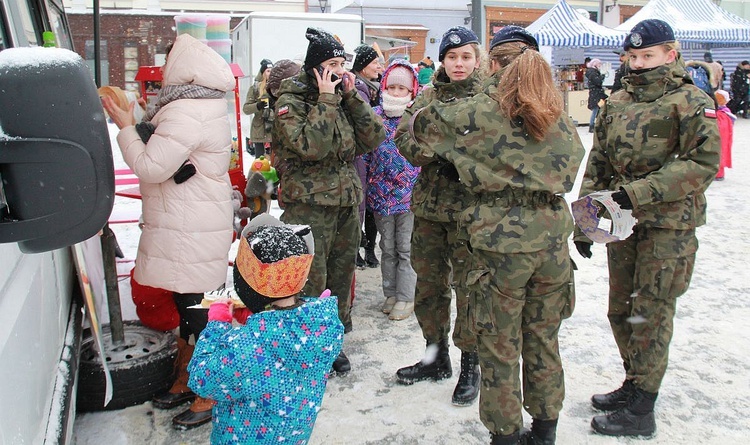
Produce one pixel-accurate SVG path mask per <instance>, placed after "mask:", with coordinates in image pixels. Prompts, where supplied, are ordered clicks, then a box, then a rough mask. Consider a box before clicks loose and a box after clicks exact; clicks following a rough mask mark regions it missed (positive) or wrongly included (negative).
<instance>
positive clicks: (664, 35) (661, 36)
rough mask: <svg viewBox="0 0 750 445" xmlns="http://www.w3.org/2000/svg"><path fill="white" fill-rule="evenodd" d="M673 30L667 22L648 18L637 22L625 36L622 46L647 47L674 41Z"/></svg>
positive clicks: (630, 47) (626, 48) (625, 47)
mask: <svg viewBox="0 0 750 445" xmlns="http://www.w3.org/2000/svg"><path fill="white" fill-rule="evenodd" d="M674 41H675V39H674V31H672V27H671V26H669V23H667V22H665V21H664V20H659V19H648V20H643V21H641V22H638V24H637V25H635V26H634V27H633V29H631V30H630V34H628V35H627V36H626V37H625V43H624V44H623V45H622V47H623V48H624V49H625V51H627V50H629V49H642V48H649V47H652V46H656V45H661V44H663V43H670V42H674Z"/></svg>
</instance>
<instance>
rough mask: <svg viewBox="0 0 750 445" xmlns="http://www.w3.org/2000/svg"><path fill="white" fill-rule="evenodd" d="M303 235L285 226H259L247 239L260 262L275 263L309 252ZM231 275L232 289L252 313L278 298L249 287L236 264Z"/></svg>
mask: <svg viewBox="0 0 750 445" xmlns="http://www.w3.org/2000/svg"><path fill="white" fill-rule="evenodd" d="M303 235H305V233H295V232H294V230H292V229H291V228H290V227H287V226H260V227H258V229H257V230H255V232H252V233H250V234H249V235H248V238H247V241H248V243H249V244H250V248H251V249H252V250H253V254H255V256H256V257H257V258H258V259H259V260H260V261H261V262H262V263H275V262H277V261H281V260H283V259H284V258H289V257H291V256H296V255H304V254H306V253H309V252H308V249H307V244H306V243H305V241H304V240H303V239H302V236H303ZM233 276H234V290H235V291H236V292H237V295H238V296H239V297H240V300H242V302H243V303H245V306H247V308H248V309H250V311H252V313H254V314H255V313H258V312H261V311H263V310H265V309H266V308H267V306H268V305H269V304H271V303H273V302H275V301H277V300H278V298H270V297H267V296H265V295H261V294H259V293H258V292H256V291H255V289H253V288H252V287H250V285H249V284H248V283H247V281H245V279H244V278H243V277H242V274H241V273H240V271H239V269H238V268H237V265H236V264H235V265H234V268H233ZM290 296H291V295H290Z"/></svg>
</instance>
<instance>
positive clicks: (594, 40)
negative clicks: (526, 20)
mask: <svg viewBox="0 0 750 445" xmlns="http://www.w3.org/2000/svg"><path fill="white" fill-rule="evenodd" d="M526 31H528V32H529V33H531V35H533V36H534V38H536V40H537V42H539V45H540V46H569V47H591V46H599V47H610V48H614V47H619V46H622V42H623V41H624V40H625V35H626V34H627V33H626V32H623V31H617V30H614V29H611V28H607V27H606V26H603V25H600V24H598V23H596V22H594V21H592V20H590V19H588V18H586V17H583V16H582V15H581V14H579V13H577V12H576V11H575V10H573V8H571V7H570V5H568V3H567V2H566V1H565V0H559V1H558V2H557V4H555V6H553V7H552V9H550V10H549V11H547V12H546V13H544V15H542V16H541V17H539V18H538V19H537V20H536V21H535V22H534V23H532V24H531V25H529V26H527V27H526Z"/></svg>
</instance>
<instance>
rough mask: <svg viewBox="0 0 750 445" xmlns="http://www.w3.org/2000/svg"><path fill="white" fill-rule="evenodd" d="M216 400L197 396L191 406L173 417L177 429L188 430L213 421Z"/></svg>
mask: <svg viewBox="0 0 750 445" xmlns="http://www.w3.org/2000/svg"><path fill="white" fill-rule="evenodd" d="M215 404H216V402H214V401H213V400H211V399H204V398H203V397H196V398H195V401H194V402H193V404H192V405H190V408H188V409H186V410H185V411H183V412H181V413H180V414H177V415H176V416H174V417H173V418H172V426H173V427H174V429H176V430H180V431H187V430H191V429H193V428H196V427H199V426H201V425H203V424H204V423H208V422H210V421H211V411H212V409H213V407H214V405H215Z"/></svg>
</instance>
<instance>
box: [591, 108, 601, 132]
mask: <svg viewBox="0 0 750 445" xmlns="http://www.w3.org/2000/svg"><path fill="white" fill-rule="evenodd" d="M598 114H599V106H596V107H594V108H592V109H591V119H590V120H589V130H591V131H593V130H594V123H595V122H596V116H597V115H598Z"/></svg>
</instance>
